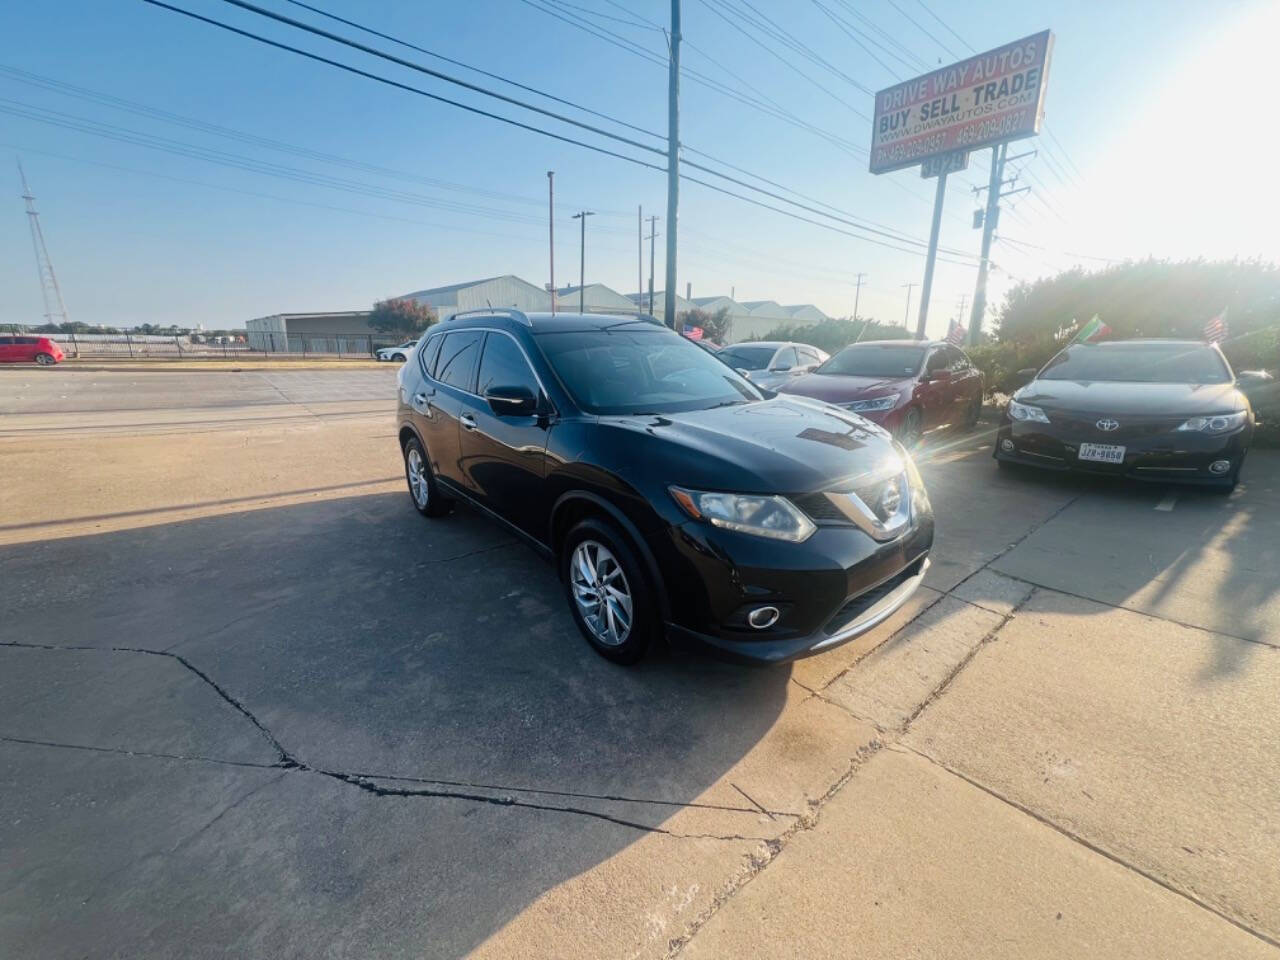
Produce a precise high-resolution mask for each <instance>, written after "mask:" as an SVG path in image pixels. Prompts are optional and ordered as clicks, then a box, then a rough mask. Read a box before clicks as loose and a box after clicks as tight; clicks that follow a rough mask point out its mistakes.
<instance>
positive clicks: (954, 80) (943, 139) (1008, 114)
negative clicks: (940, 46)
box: [871, 30, 1053, 173]
mask: <svg viewBox="0 0 1280 960" xmlns="http://www.w3.org/2000/svg"><path fill="white" fill-rule="evenodd" d="M1052 50H1053V34H1052V33H1050V31H1048V30H1045V31H1044V32H1042V33H1037V34H1035V35H1034V36H1030V37H1027V38H1025V39H1023V40H1018V41H1017V42H1015V43H1009V44H1005V45H1004V46H1003V47H997V48H996V49H994V50H990V51H988V52H987V53H980V54H978V55H977V56H974V57H970V58H969V59H968V60H961V61H960V62H959V63H956V64H952V65H951V66H949V67H942V68H941V69H939V70H935V71H933V72H932V73H926V74H925V75H924V76H921V77H916V78H915V79H914V80H908V81H906V82H905V83H899V84H897V85H895V86H892V87H889V88H888V89H886V90H881V91H880V92H879V93H877V94H876V112H875V117H874V119H873V121H872V130H871V172H872V173H886V172H888V171H889V170H899V169H901V168H903V167H910V166H914V165H915V164H917V163H922V162H923V161H925V160H927V159H929V158H931V157H936V156H938V155H939V154H948V153H957V152H961V151H968V150H974V149H977V148H978V147H986V146H991V145H992V144H995V143H1003V142H1005V141H1007V140H1017V139H1019V138H1021V137H1030V136H1034V135H1035V134H1037V133H1039V132H1040V122H1041V120H1042V119H1043V117H1044V93H1045V80H1046V78H1047V75H1048V72H1049V56H1050V54H1051V53H1052ZM939 172H940V171H939Z"/></svg>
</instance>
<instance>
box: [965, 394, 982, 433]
mask: <svg viewBox="0 0 1280 960" xmlns="http://www.w3.org/2000/svg"><path fill="white" fill-rule="evenodd" d="M981 419H982V394H978V395H977V396H976V397H974V398H973V403H971V404H969V409H968V410H966V411H965V414H964V429H965V430H966V431H971V430H973V428H974V427H976V426H977V425H978V421H979V420H981Z"/></svg>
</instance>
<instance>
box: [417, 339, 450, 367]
mask: <svg viewBox="0 0 1280 960" xmlns="http://www.w3.org/2000/svg"><path fill="white" fill-rule="evenodd" d="M443 341H444V337H443V336H439V337H432V338H431V339H430V340H428V341H427V342H426V343H425V344H424V345H423V347H422V349H421V350H419V351H418V362H419V363H421V364H422V372H423V373H425V374H426V375H427V376H428V377H434V376H435V373H436V357H438V356H439V355H440V344H441V343H442V342H443Z"/></svg>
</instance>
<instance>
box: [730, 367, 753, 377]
mask: <svg viewBox="0 0 1280 960" xmlns="http://www.w3.org/2000/svg"><path fill="white" fill-rule="evenodd" d="M733 369H734V371H735V372H736V373H737V374H738V376H740V377H742V379H744V380H750V379H751V371H750V370H748V369H747V368H746V367H734V368H733Z"/></svg>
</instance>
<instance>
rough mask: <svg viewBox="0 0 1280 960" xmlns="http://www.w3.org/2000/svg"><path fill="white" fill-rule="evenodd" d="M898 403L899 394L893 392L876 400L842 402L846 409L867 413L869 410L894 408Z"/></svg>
mask: <svg viewBox="0 0 1280 960" xmlns="http://www.w3.org/2000/svg"><path fill="white" fill-rule="evenodd" d="M897 405H898V395H897V394H896V393H892V394H890V395H889V396H887V397H876V398H875V399H874V400H854V401H853V402H852V403H843V404H841V406H842V407H844V408H845V409H846V410H852V411H853V412H854V413H866V412H867V411H869V410H892V409H893V408H894V407H896V406H897Z"/></svg>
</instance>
